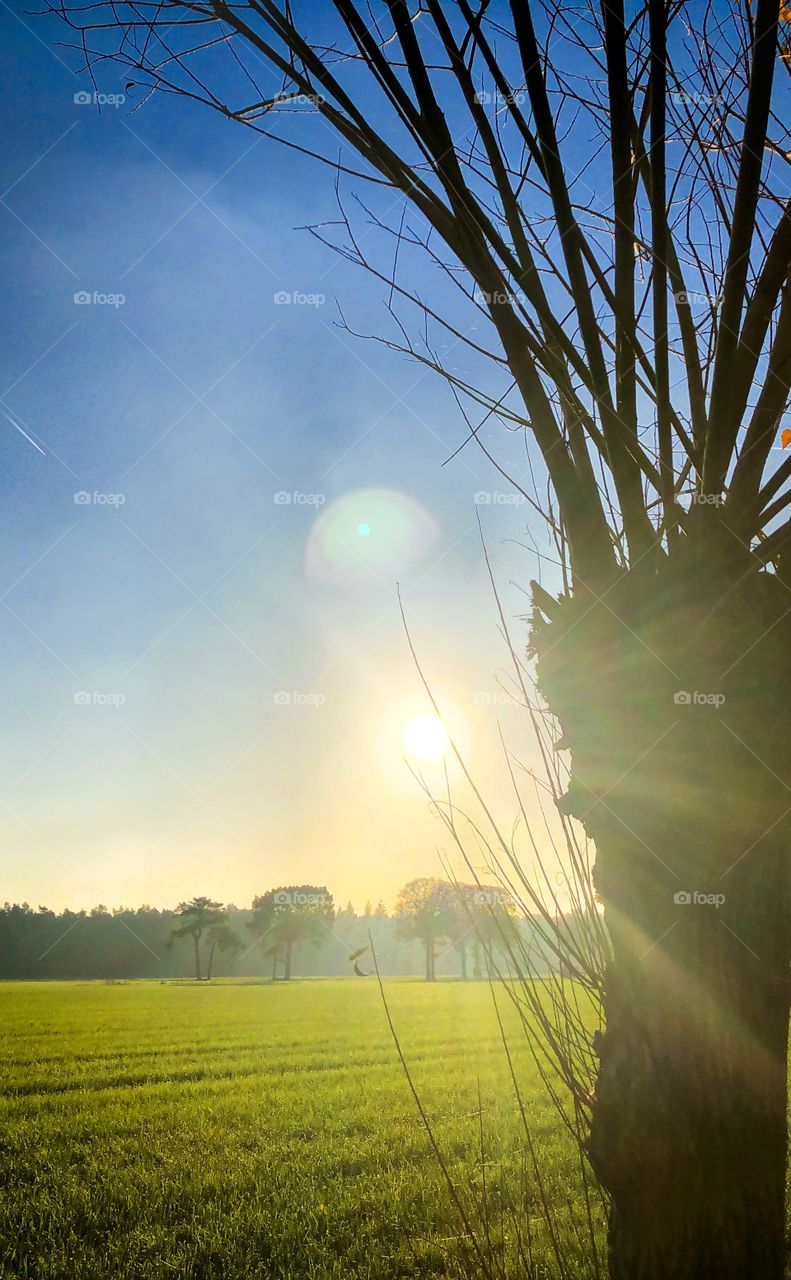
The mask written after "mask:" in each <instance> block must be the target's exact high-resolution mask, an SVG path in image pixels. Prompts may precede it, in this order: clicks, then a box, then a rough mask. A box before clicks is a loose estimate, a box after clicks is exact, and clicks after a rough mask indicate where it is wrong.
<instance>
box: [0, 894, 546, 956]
mask: <svg viewBox="0 0 791 1280" xmlns="http://www.w3.org/2000/svg"><path fill="white" fill-rule="evenodd" d="M531 928H532V926H531V923H530V922H529V921H524V920H519V919H517V913H516V911H515V908H514V905H513V903H512V902H511V901H510V899H509V898H508V895H506V894H504V893H503V891H502V890H500V889H499V888H497V887H495V886H488V887H486V886H480V885H454V884H451V883H450V882H449V881H445V880H439V879H436V878H433V877H421V878H419V879H416V880H411V881H410V882H409V883H408V884H406V885H404V887H403V889H402V890H401V891H400V893H399V895H398V897H397V899H396V904H395V910H394V911H393V913H392V914H390V913H388V911H387V909H386V907H385V905H384V903H383V902H381V901H380V902H379V903H378V904H377V905H376V906H375V907H374V906H372V904H371V903H370V902H369V903H366V905H365V907H364V909H363V911H362V913H358V912H357V911H355V909H354V907H353V906H352V904H351V903H350V902H349V903H347V905H346V906H345V907H342V908H336V906H335V902H334V900H333V896H332V894H331V893H330V892H329V890H328V889H327V887H326V886H324V885H285V886H281V887H278V888H274V889H269V890H267V891H266V893H263V894H261V895H259V896H257V897H255V898H254V899H253V902H252V905H251V907H250V908H249V909H247V910H245V909H243V908H240V907H237V906H235V905H234V904H223V903H220V902H215V901H214V900H213V899H211V898H207V897H195V898H192V899H191V900H189V901H185V902H181V903H179V905H178V906H177V907H176V908H175V909H171V910H160V909H158V908H157V907H150V906H141V907H137V908H128V907H116V908H112V909H110V908H108V907H106V906H102V905H97V906H95V907H92V908H90V909H84V910H81V911H70V910H64V911H61V912H55V911H51V910H49V909H48V908H47V907H43V906H40V907H38V908H33V907H31V906H29V905H28V903H26V902H25V903H22V904H21V905H17V904H14V905H11V904H10V903H5V905H4V906H3V908H2V910H0V978H2V979H14V978H20V979H40V980H41V979H50V980H51V979H73V980H74V979H77V980H79V979H83V980H88V979H95V978H98V979H105V980H108V981H109V980H113V979H115V980H122V979H128V978H162V979H165V978H183V979H186V978H192V979H197V980H200V981H203V980H210V979H211V978H214V977H218V976H223V977H230V976H236V977H245V978H252V977H269V978H271V979H272V980H288V979H290V978H292V977H308V976H311V977H340V976H347V975H348V976H357V977H369V976H371V975H372V973H373V971H374V955H375V957H376V964H377V965H378V967H379V971H380V973H382V974H383V975H387V976H395V975H412V974H422V975H423V976H424V977H425V978H426V980H427V981H433V980H434V979H435V978H437V977H450V976H456V977H460V978H464V979H466V978H483V977H486V976H487V974H488V973H489V972H490V971H491V970H492V967H493V966H497V963H498V957H499V961H500V963H502V959H503V955H504V952H505V951H507V940H508V937H509V934H508V931H509V930H517V931H520V932H522V933H523V934H524V933H525V932H526V933H527V934H529V933H530V931H531Z"/></svg>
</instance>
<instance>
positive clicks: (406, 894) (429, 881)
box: [393, 876, 455, 982]
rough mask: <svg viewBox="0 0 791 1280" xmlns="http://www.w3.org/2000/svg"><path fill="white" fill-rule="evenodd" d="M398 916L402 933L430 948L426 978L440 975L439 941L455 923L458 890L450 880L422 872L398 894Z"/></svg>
mask: <svg viewBox="0 0 791 1280" xmlns="http://www.w3.org/2000/svg"><path fill="white" fill-rule="evenodd" d="M393 914H394V918H395V921H396V928H397V929H398V932H399V933H400V934H401V936H402V937H405V938H419V939H420V941H421V942H422V943H423V946H424V948H425V951H426V982H433V981H434V980H435V978H436V973H435V963H436V944H437V942H438V941H439V940H440V939H441V938H447V937H448V936H449V935H450V934H451V933H452V930H453V927H454V918H455V917H454V892H453V886H452V885H451V884H450V883H449V882H448V881H447V880H438V879H436V878H435V877H433V876H420V877H418V878H417V879H416V880H410V881H409V883H408V884H405V885H404V887H403V889H401V890H400V892H399V894H398V897H397V898H396V904H395V911H394V913H393Z"/></svg>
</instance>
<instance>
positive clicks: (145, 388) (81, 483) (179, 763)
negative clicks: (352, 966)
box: [0, 5, 545, 908]
mask: <svg viewBox="0 0 791 1280" xmlns="http://www.w3.org/2000/svg"><path fill="white" fill-rule="evenodd" d="M2 13H3V17H2V36H3V52H2V61H3V75H2V82H1V84H0V95H2V112H3V117H4V118H3V137H4V140H5V143H6V145H5V146H4V149H3V158H2V162H1V163H2V173H1V175H0V177H1V180H2V192H3V195H2V204H0V219H1V220H2V223H3V237H2V250H0V252H2V271H3V277H4V289H3V303H2V305H3V309H4V311H5V315H4V324H3V331H4V342H3V348H2V357H1V359H2V369H1V370H0V377H1V378H2V386H0V408H2V413H3V416H2V417H0V484H2V490H3V492H2V504H1V505H0V511H1V512H2V522H3V536H2V539H0V602H1V603H2V606H3V607H2V609H0V637H1V640H2V668H1V669H2V687H3V715H2V720H1V721H0V849H2V884H3V891H2V896H3V897H4V898H7V899H9V900H12V901H13V900H16V901H21V900H28V901H29V902H30V903H31V904H32V905H34V906H35V905H38V904H39V903H46V904H47V905H48V906H51V907H55V908H60V907H72V908H74V907H77V906H79V905H85V904H88V905H90V904H91V903H93V902H97V901H102V902H105V903H107V904H108V905H115V904H119V903H121V902H124V903H126V904H130V905H136V904H139V903H142V902H149V903H152V904H155V905H162V904H167V903H173V902H175V901H177V900H179V899H181V898H184V897H189V896H192V895H193V894H198V893H207V894H210V895H212V896H215V897H217V898H219V899H222V900H223V901H229V902H230V901H233V902H236V903H238V904H239V905H245V904H247V903H248V902H249V901H250V899H251V897H252V896H253V894H255V893H260V892H263V891H264V890H265V889H266V888H268V887H270V886H272V885H276V884H280V883H290V882H303V881H306V882H319V883H326V884H327V885H328V886H329V887H330V889H331V890H332V891H333V893H334V894H335V897H336V900H338V901H341V902H345V901H346V900H347V899H348V898H351V899H352V900H353V901H354V902H355V904H356V905H357V906H361V905H362V903H363V902H364V901H365V900H366V899H367V898H371V899H373V900H374V901H376V899H378V898H379V897H380V896H381V897H383V898H384V899H385V901H387V902H388V903H391V902H392V900H393V898H394V896H395V893H396V892H397V890H398V888H399V886H400V885H401V884H402V883H403V882H404V881H405V880H406V879H408V878H410V877H412V876H415V875H421V874H435V873H438V872H439V871H440V863H439V859H438V852H437V850H438V846H441V845H442V831H441V827H440V824H439V822H438V821H437V819H436V818H434V817H432V816H431V814H430V812H429V808H428V806H427V804H426V801H425V798H424V797H423V796H422V795H421V793H420V791H419V789H418V787H417V786H416V784H415V782H414V780H413V779H412V777H411V776H410V773H409V770H408V769H407V767H406V765H405V764H404V762H403V759H402V756H403V751H404V746H403V731H404V727H405V725H406V724H407V723H408V722H409V721H410V720H411V719H412V717H414V716H416V715H421V714H425V713H427V712H428V710H429V707H428V705H427V702H426V698H425V695H424V694H423V693H422V690H421V686H420V682H419V678H418V675H417V673H416V671H415V669H414V666H413V664H412V660H411V657H410V654H409V650H408V647H407V643H406V640H405V636H404V632H403V629H402V624H401V619H400V614H399V609H398V601H397V595H396V584H397V583H400V586H401V592H402V596H403V600H404V606H405V610H406V612H407V615H408V618H409V621H410V626H411V627H412V628H413V633H414V640H415V643H416V646H417V648H418V651H419V654H420V658H421V660H422V662H423V663H424V665H425V669H426V672H427V675H428V676H429V678H430V680H431V683H432V686H433V688H434V690H435V693H436V696H437V698H438V700H439V702H440V703H441V705H442V706H443V708H444V709H446V710H447V712H448V722H449V724H450V727H451V728H452V729H453V731H454V732H458V734H459V738H460V741H461V745H462V746H463V748H464V750H465V753H466V755H467V757H468V759H469V762H470V767H471V768H472V770H473V772H474V773H475V775H476V778H477V779H478V780H479V781H480V782H481V784H482V786H483V787H484V789H485V790H487V793H488V794H489V795H491V796H492V798H493V799H494V800H495V801H496V803H497V804H498V805H499V806H500V808H499V812H500V813H501V814H502V816H503V818H504V821H505V823H506V826H510V820H511V817H512V810H513V804H512V802H511V801H510V800H509V798H508V795H507V792H506V788H505V778H504V769H503V766H502V762H501V757H500V749H499V745H498V738H497V718H498V716H499V717H500V719H501V720H502V721H503V723H504V725H505V727H506V731H507V733H508V736H509V740H510V741H511V744H512V746H513V747H514V749H515V750H516V751H517V752H519V753H521V754H522V755H524V756H526V757H527V756H529V755H530V750H531V741H530V729H529V725H528V723H527V722H526V718H525V717H524V716H523V715H521V714H520V713H519V712H518V711H517V710H516V709H514V708H512V707H509V706H502V705H497V704H496V703H497V692H496V691H497V689H498V684H497V672H498V669H500V668H501V666H502V665H503V664H505V663H506V659H507V655H506V652H505V650H504V648H503V645H502V642H501V639H500V636H499V634H498V626H497V615H496V609H495V606H494V602H493V601H492V599H491V595H490V592H489V588H488V582H487V577H486V571H485V565H484V562H483V557H482V554H481V548H480V542H479V536H478V530H477V523H476V503H475V495H476V493H480V492H482V491H483V492H485V493H489V494H492V495H494V496H493V499H492V501H491V502H489V503H487V504H484V505H480V504H479V505H478V507H477V510H478V511H479V512H480V514H481V517H482V522H483V525H484V529H485V532H486V536H487V541H488V543H489V547H490V552H491V555H492V558H493V562H494V566H495V569H496V572H497V575H498V578H499V580H500V581H501V583H502V585H503V589H504V591H505V598H506V604H507V609H508V611H509V612H510V613H511V614H515V613H517V612H519V611H520V610H524V611H526V607H527V599H526V597H525V596H524V595H523V594H521V593H520V592H519V591H518V590H517V589H515V588H514V587H510V586H509V581H510V580H511V579H514V580H516V581H517V582H518V583H520V584H521V585H522V586H523V587H524V588H527V585H528V582H529V579H530V578H531V577H533V576H536V574H537V560H536V556H535V555H534V554H533V553H532V552H531V550H530V547H529V542H530V538H531V537H532V536H535V537H538V538H540V539H541V541H542V545H545V542H544V538H543V535H542V534H541V533H540V531H539V530H538V529H537V527H536V523H535V520H534V519H533V517H531V516H530V514H529V510H528V508H527V507H526V506H524V505H521V506H520V505H517V504H515V503H514V501H513V500H512V499H513V495H509V492H508V489H507V486H506V485H505V483H504V482H503V481H502V479H501V478H500V477H499V476H497V474H496V473H495V472H494V471H493V469H492V468H491V467H490V464H489V463H487V461H486V459H485V458H484V457H483V455H482V454H480V452H476V451H475V449H474V446H472V447H468V448H466V449H465V450H464V451H463V452H462V453H461V454H460V455H459V456H458V457H456V458H455V460H454V461H452V462H449V463H448V465H446V466H443V463H444V462H445V461H446V460H447V459H448V458H449V457H450V455H451V454H452V453H453V452H454V451H455V450H456V449H457V447H458V446H459V444H460V443H461V442H462V440H463V439H464V436H465V434H466V428H465V425H464V422H463V420H462V419H461V417H460V415H459V412H458V410H457V409H456V407H455V405H454V403H453V400H452V398H451V396H450V395H449V393H448V392H447V390H446V388H445V387H444V386H443V385H442V383H441V382H440V381H439V380H438V379H436V377H435V376H434V375H432V374H431V373H430V372H428V373H427V372H426V371H424V370H423V369H421V368H420V367H418V366H417V365H415V364H414V363H410V362H409V361H407V360H406V359H404V358H402V357H399V356H398V355H395V354H393V353H392V352H389V351H387V350H385V349H383V348H382V347H380V346H377V345H375V344H373V343H371V342H364V341H360V340H358V339H355V338H353V337H351V336H350V335H349V334H347V333H344V332H342V330H341V329H340V328H339V327H338V325H337V321H338V318H339V312H338V308H337V303H340V304H341V306H342V307H343V312H344V314H345V315H346V317H347V318H348V320H349V323H350V324H352V325H353V327H356V328H359V329H361V330H365V331H375V330H377V329H378V328H384V327H385V326H384V321H385V319H386V317H385V312H384V306H383V289H382V286H381V285H380V284H378V283H377V282H376V281H374V280H371V279H370V278H368V277H367V276H366V275H365V274H364V273H362V272H360V271H359V270H357V269H355V268H354V267H353V266H352V265H350V264H349V263H347V262H345V261H343V260H342V259H341V258H340V257H339V256H337V255H336V254H334V253H333V252H331V251H330V250H329V249H328V248H326V247H324V246H322V245H321V244H319V243H317V242H316V241H315V240H314V239H312V238H311V236H310V235H309V234H308V233H307V232H306V231H305V230H300V229H299V228H300V227H302V226H304V225H305V224H307V223H314V222H320V221H325V220H327V219H331V218H334V217H336V216H337V212H336V206H335V197H334V192H333V185H332V176H331V174H330V173H329V172H328V171H326V170H321V169H320V168H319V167H318V166H317V165H316V164H315V163H314V162H311V161H310V160H308V159H300V158H299V157H297V156H296V155H295V154H294V153H293V152H289V151H288V150H286V149H284V148H280V147H278V146H276V145H275V144H273V143H270V142H267V141H266V140H260V139H259V140H257V139H256V137H255V136H254V135H253V134H251V133H249V132H247V131H245V130H244V129H243V128H241V127H240V126H236V125H233V124H230V123H228V122H225V121H223V120H221V119H220V118H219V117H217V116H214V115H212V114H211V113H209V112H207V111H206V110H204V109H201V108H200V107H197V106H195V107H192V106H189V105H187V104H184V103H179V102H175V101H173V100H166V99H156V100H154V101H153V102H151V103H149V104H147V105H146V106H145V107H143V108H142V109H141V110H139V111H136V112H132V105H133V104H132V102H130V101H127V102H126V103H123V104H120V105H108V106H105V107H104V108H103V110H102V112H101V113H99V112H97V110H96V108H95V107H94V106H93V105H90V104H85V103H82V102H79V101H77V102H75V97H74V95H75V94H76V93H79V92H80V91H81V90H83V89H84V88H85V85H84V82H83V81H82V80H79V79H77V78H76V77H75V75H74V71H73V68H74V67H76V66H77V65H78V61H79V60H78V59H77V58H76V57H75V56H74V55H72V54H68V53H67V52H65V51H64V50H62V49H61V50H59V49H58V48H57V47H56V45H55V40H56V39H57V38H58V35H59V34H61V33H59V32H58V31H57V29H55V28H46V29H45V28H44V27H42V25H40V23H38V22H36V21H35V20H34V19H32V18H30V17H29V16H27V15H26V14H25V13H24V11H23V8H22V6H16V7H15V9H14V12H12V11H11V10H10V9H8V8H7V7H6V6H5V5H3V9H2ZM88 87H90V86H88ZM103 87H105V86H103ZM123 87H124V86H123V81H122V80H121V81H119V83H118V84H117V91H118V92H122V90H123ZM276 87H277V86H275V85H273V88H276ZM359 186H360V184H359V183H357V184H356V187H359ZM356 187H355V184H354V183H350V185H349V192H350V194H351V193H352V192H353V191H354V190H355V189H356ZM284 293H285V294H286V295H288V296H289V297H290V298H291V301H289V302H283V301H279V300H278V295H282V294H284ZM295 295H296V297H295ZM86 296H87V298H88V299H89V300H88V301H84V298H85V297H86ZM81 299H82V300H81ZM448 354H449V359H450V360H451V362H452V359H453V353H448ZM462 358H463V357H462V356H461V355H460V356H459V359H460V360H461V359H462ZM502 434H503V433H502V432H501V433H500V435H502ZM500 435H498V437H497V439H498V449H499V450H500V455H499V456H500V457H501V458H502V459H503V460H504V461H505V462H508V461H509V458H510V459H511V460H516V465H517V466H521V467H524V463H523V461H520V459H521V457H522V455H521V453H520V449H521V446H520V445H519V442H518V441H516V440H513V439H511V440H508V439H504V440H503V439H501V438H500ZM490 438H491V437H490ZM531 531H532V532H531ZM515 635H516V638H517V640H518V643H519V645H520V646H523V645H524V643H525V641H526V624H525V623H524V622H521V623H519V622H518V623H515ZM427 769H428V771H429V774H430V775H431V776H432V777H433V778H435V779H437V780H438V781H439V780H440V778H441V772H440V766H439V765H438V764H436V763H432V764H430V765H428V766H427ZM459 798H460V799H461V798H462V797H461V795H460V797H459Z"/></svg>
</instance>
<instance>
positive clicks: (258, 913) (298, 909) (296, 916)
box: [249, 884, 335, 981]
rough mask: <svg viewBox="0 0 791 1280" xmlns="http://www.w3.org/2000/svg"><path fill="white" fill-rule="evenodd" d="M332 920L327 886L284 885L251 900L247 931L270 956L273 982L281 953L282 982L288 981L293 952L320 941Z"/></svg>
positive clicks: (333, 912) (332, 910) (276, 974)
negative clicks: (251, 909)
mask: <svg viewBox="0 0 791 1280" xmlns="http://www.w3.org/2000/svg"><path fill="white" fill-rule="evenodd" d="M334 919H335V906H334V903H333V900H332V894H331V893H330V892H329V890H328V889H327V887H326V885H314V884H299V885H285V886H283V887H281V888H279V889H269V890H267V892H266V893H264V894H262V895H261V896H260V897H257V898H254V899H253V919H252V920H251V922H250V925H249V927H250V929H251V930H252V932H253V933H254V934H255V936H256V938H257V939H258V940H259V945H260V947H261V949H262V951H263V952H264V953H265V954H268V955H271V956H272V978H273V979H276V978H277V977H278V972H277V966H278V960H279V957H280V955H281V953H282V956H283V978H284V979H285V980H286V981H289V980H290V978H291V960H292V955H293V952H294V948H295V947H298V946H300V945H301V944H303V943H305V942H319V941H321V940H322V939H323V938H325V937H326V936H327V933H328V930H329V929H330V928H331V927H332V922H333V920H334Z"/></svg>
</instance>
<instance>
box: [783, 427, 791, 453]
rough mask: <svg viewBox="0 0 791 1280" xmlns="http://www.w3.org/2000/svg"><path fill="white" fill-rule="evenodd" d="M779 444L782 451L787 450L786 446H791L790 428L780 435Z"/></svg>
mask: <svg viewBox="0 0 791 1280" xmlns="http://www.w3.org/2000/svg"><path fill="white" fill-rule="evenodd" d="M780 443H781V445H782V446H783V448H784V449H787V448H788V446H789V445H790V444H791V428H790V427H786V429H785V431H783V432H782V433H781V435H780Z"/></svg>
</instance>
